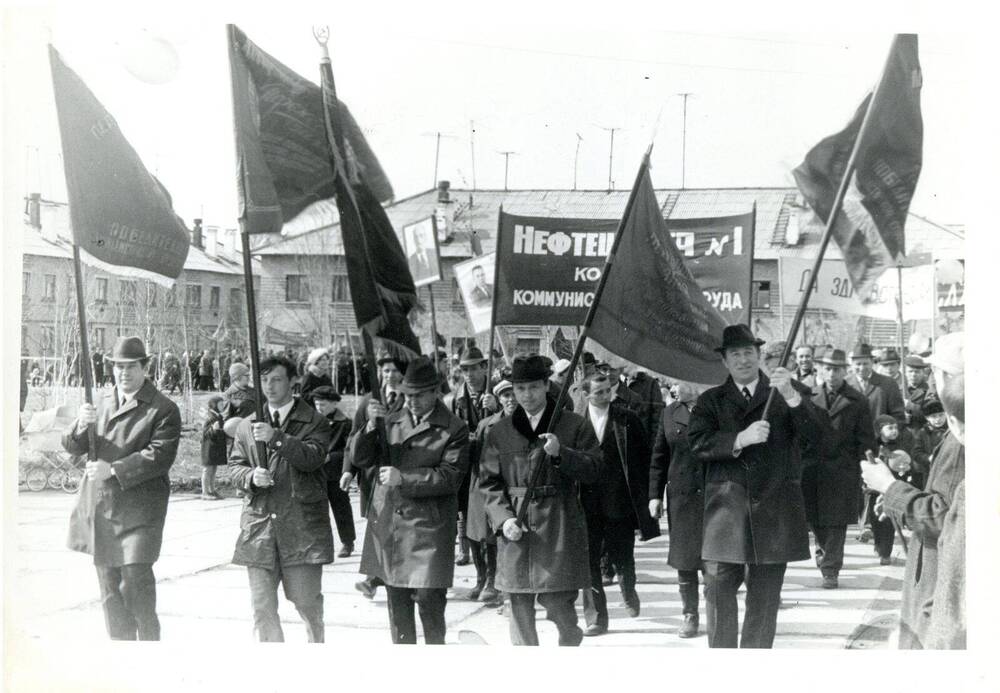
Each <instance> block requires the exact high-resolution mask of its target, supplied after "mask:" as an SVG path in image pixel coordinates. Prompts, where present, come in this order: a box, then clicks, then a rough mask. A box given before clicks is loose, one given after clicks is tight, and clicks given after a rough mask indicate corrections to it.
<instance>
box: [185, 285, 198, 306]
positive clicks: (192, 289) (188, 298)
mask: <svg viewBox="0 0 1000 693" xmlns="http://www.w3.org/2000/svg"><path fill="white" fill-rule="evenodd" d="M184 305H185V306H187V307H188V308H201V284H188V285H187V286H186V287H185V291H184Z"/></svg>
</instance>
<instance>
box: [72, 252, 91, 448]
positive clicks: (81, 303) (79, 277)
mask: <svg viewBox="0 0 1000 693" xmlns="http://www.w3.org/2000/svg"><path fill="white" fill-rule="evenodd" d="M73 279H74V280H75V283H76V310H77V319H78V320H79V322H80V358H81V359H82V360H83V363H81V364H80V371H81V373H82V374H83V398H84V401H85V402H86V403H87V404H93V403H94V376H93V373H92V372H91V367H92V366H93V364H92V363H91V361H90V344H89V340H88V339H87V305H86V302H85V300H84V294H83V267H81V265H80V247H79V246H78V245H77V244H76V243H74V244H73ZM87 459H88V460H96V459H97V439H96V432H95V430H94V427H93V426H88V427H87Z"/></svg>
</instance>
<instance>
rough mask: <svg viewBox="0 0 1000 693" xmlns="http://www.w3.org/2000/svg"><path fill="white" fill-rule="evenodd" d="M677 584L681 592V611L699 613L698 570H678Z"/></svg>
mask: <svg viewBox="0 0 1000 693" xmlns="http://www.w3.org/2000/svg"><path fill="white" fill-rule="evenodd" d="M677 586H678V588H680V592H681V613H683V614H693V615H695V616H697V615H698V571H697V570H678V571H677Z"/></svg>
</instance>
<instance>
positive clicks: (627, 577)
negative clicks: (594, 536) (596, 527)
mask: <svg viewBox="0 0 1000 693" xmlns="http://www.w3.org/2000/svg"><path fill="white" fill-rule="evenodd" d="M604 546H605V548H606V549H607V553H608V557H609V558H610V559H611V562H612V563H613V564H614V565H615V566H617V568H618V586H619V587H620V588H621V592H622V599H623V600H624V602H625V605H626V606H628V607H629V609H631V610H632V611H633V612H635V611H637V610H638V609H639V593H638V592H636V591H635V582H636V577H635V530H634V529H633V528H632V524H631V523H630V522H629V521H628V520H626V519H619V520H609V521H608V523H607V524H606V526H605V528H604Z"/></svg>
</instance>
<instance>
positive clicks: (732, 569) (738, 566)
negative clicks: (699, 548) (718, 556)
mask: <svg viewBox="0 0 1000 693" xmlns="http://www.w3.org/2000/svg"><path fill="white" fill-rule="evenodd" d="M745 570H746V566H745V565H744V564H742V563H720V562H719V561H705V615H706V617H707V620H708V646H709V647H736V645H737V634H738V633H739V610H738V607H737V603H736V590H738V589H739V587H740V585H741V584H742V583H743V575H744V571H745Z"/></svg>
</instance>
